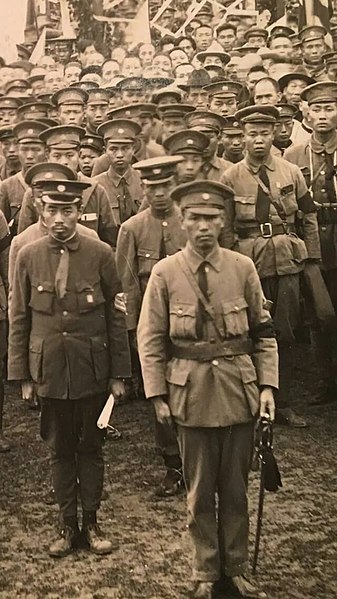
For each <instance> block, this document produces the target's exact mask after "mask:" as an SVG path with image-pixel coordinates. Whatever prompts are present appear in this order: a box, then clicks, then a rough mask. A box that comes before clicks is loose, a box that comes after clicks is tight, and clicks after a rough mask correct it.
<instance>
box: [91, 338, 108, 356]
mask: <svg viewBox="0 0 337 599" xmlns="http://www.w3.org/2000/svg"><path fill="white" fill-rule="evenodd" d="M91 347H92V351H93V352H101V351H106V350H107V348H108V340H107V338H106V337H104V336H101V335H97V336H96V337H91Z"/></svg>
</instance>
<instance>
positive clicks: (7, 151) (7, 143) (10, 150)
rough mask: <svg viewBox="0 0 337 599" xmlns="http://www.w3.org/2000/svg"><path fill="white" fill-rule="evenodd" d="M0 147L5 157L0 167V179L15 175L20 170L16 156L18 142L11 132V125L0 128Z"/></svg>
mask: <svg viewBox="0 0 337 599" xmlns="http://www.w3.org/2000/svg"><path fill="white" fill-rule="evenodd" d="M0 147H1V151H2V154H3V157H4V159H5V161H4V163H3V164H2V165H1V167H0V181H4V180H5V179H8V177H12V175H16V173H18V172H19V171H20V170H21V164H20V160H19V156H18V142H17V139H16V137H15V135H14V132H13V127H3V128H1V129H0Z"/></svg>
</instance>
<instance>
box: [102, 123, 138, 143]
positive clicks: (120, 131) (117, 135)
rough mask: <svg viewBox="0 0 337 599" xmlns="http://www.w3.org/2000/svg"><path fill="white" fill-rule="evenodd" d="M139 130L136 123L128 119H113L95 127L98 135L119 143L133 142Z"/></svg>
mask: <svg viewBox="0 0 337 599" xmlns="http://www.w3.org/2000/svg"><path fill="white" fill-rule="evenodd" d="M141 130H142V128H141V126H140V125H138V123H136V122H135V121H131V120H128V119H113V120H110V121H106V122H105V123H102V125H100V126H99V127H97V133H98V135H101V136H102V137H103V138H104V140H108V141H112V142H120V143H133V142H134V141H136V139H137V136H138V135H139V134H140V132H141Z"/></svg>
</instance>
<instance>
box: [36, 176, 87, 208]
mask: <svg viewBox="0 0 337 599" xmlns="http://www.w3.org/2000/svg"><path fill="white" fill-rule="evenodd" d="M40 186H41V189H42V197H41V199H42V201H43V202H46V203H48V204H70V205H71V204H78V203H79V202H81V200H82V194H83V191H84V190H85V189H88V187H90V186H91V183H90V182H86V181H68V180H66V179H45V180H44V181H41V183H40Z"/></svg>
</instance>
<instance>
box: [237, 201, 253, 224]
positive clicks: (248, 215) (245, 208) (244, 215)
mask: <svg viewBox="0 0 337 599" xmlns="http://www.w3.org/2000/svg"><path fill="white" fill-rule="evenodd" d="M234 199H235V216H236V218H237V220H239V221H240V220H241V221H252V220H256V217H255V210H256V198H255V196H235V198H234Z"/></svg>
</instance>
